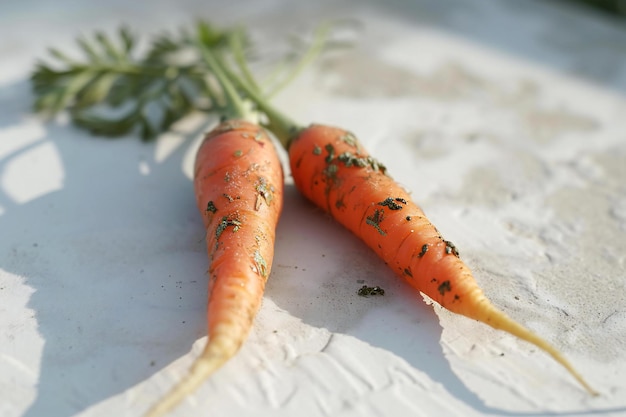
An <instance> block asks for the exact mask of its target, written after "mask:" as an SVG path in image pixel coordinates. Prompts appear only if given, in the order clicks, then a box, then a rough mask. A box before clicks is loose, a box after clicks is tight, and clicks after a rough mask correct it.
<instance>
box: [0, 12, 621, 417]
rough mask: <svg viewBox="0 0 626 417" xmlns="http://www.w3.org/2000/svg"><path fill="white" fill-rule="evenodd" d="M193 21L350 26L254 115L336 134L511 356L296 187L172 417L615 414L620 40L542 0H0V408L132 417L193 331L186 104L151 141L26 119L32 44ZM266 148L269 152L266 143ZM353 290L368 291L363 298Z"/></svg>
mask: <svg viewBox="0 0 626 417" xmlns="http://www.w3.org/2000/svg"><path fill="white" fill-rule="evenodd" d="M197 17H202V18H205V19H209V20H210V21H212V22H215V23H217V24H220V25H228V24H233V23H243V24H245V25H247V26H248V27H249V28H250V30H251V32H252V34H253V36H254V37H255V39H258V42H259V43H260V44H262V45H263V46H264V47H268V46H269V47H270V48H269V49H271V47H273V45H274V44H276V45H279V44H281V42H282V40H283V39H284V38H285V37H287V36H289V35H292V34H294V33H296V34H297V33H300V34H302V33H305V34H306V33H310V32H311V31H312V30H313V29H314V28H315V26H316V25H317V24H318V23H319V22H321V21H322V20H324V19H329V18H349V19H353V20H354V21H356V22H358V23H359V24H358V26H357V29H356V36H355V39H356V43H355V45H354V46H353V47H352V48H351V49H349V50H344V51H341V52H337V53H334V54H329V55H326V56H324V57H323V58H322V59H321V60H320V61H318V62H317V63H316V64H315V65H314V66H313V67H312V68H311V69H310V70H309V71H308V72H306V73H305V74H303V75H302V76H301V77H300V78H299V79H298V80H297V81H296V82H295V83H293V84H292V85H290V86H289V88H288V89H286V90H285V91H284V92H283V93H282V94H281V95H280V96H279V97H277V100H276V102H275V103H276V105H277V106H278V107H280V108H282V109H286V110H288V111H289V114H290V115H291V116H292V117H293V118H295V119H297V120H299V121H301V122H302V123H309V122H320V123H321V122H323V123H329V124H335V125H339V126H342V127H344V128H347V129H349V130H352V131H353V132H355V133H356V134H357V135H358V136H359V137H360V138H361V140H362V141H363V142H364V143H365V144H366V146H367V147H368V149H369V150H370V151H371V152H372V153H373V154H375V155H376V157H377V158H378V159H380V160H381V161H382V162H383V163H385V164H386V165H387V166H388V167H390V171H391V174H392V175H393V177H394V178H396V179H397V180H398V181H399V182H400V183H402V184H403V185H404V186H405V187H406V188H407V189H409V190H410V191H411V192H412V194H413V196H414V197H415V199H416V201H417V202H418V203H419V204H421V205H422V207H423V208H424V210H425V211H426V213H427V214H428V215H429V217H430V218H431V220H432V221H433V222H434V223H435V225H436V226H437V227H438V228H439V230H440V231H441V232H442V233H443V235H444V236H446V238H447V239H450V240H452V241H454V242H455V244H456V245H457V247H459V249H460V251H461V256H462V258H463V259H464V260H465V261H466V262H467V263H468V264H469V265H470V267H471V268H472V269H473V270H474V271H475V275H476V278H477V280H478V281H479V283H480V284H481V285H482V286H483V288H484V289H485V291H486V293H487V294H488V296H489V297H490V298H491V299H492V300H493V301H494V303H495V304H496V305H498V306H500V307H501V308H502V309H504V310H505V311H507V312H508V313H509V314H510V315H511V316H513V317H514V318H515V319H517V320H518V321H520V322H522V323H523V324H525V325H527V326H528V327H530V328H532V329H533V330H535V331H537V332H538V333H540V334H541V335H543V336H544V337H545V338H546V339H548V340H550V341H551V342H552V343H554V344H555V345H556V346H558V347H559V348H560V349H561V350H562V351H563V353H564V354H565V355H566V356H567V357H568V358H569V359H570V360H571V361H572V362H573V363H574V365H575V366H576V367H577V368H578V369H579V370H580V372H581V373H582V374H583V375H584V376H585V377H586V378H587V379H588V381H589V382H590V384H591V385H592V386H593V387H595V388H596V389H597V390H598V391H600V392H601V396H599V397H597V398H591V397H590V396H588V395H587V394H586V393H585V392H584V391H582V390H581V389H580V387H579V386H578V385H576V383H575V381H573V379H572V378H571V377H570V376H569V375H568V374H566V373H565V372H564V371H563V370H562V369H561V368H560V367H559V365H557V364H555V363H554V362H553V361H552V360H551V359H550V358H549V357H547V356H546V355H545V354H543V353H541V352H538V351H537V350H536V349H535V348H534V347H532V346H529V345H528V344H526V343H523V342H519V341H517V340H516V339H514V338H513V337H511V336H508V335H506V334H503V333H500V332H497V331H494V330H491V329H489V328H487V327H486V326H484V325H482V324H479V323H475V322H473V321H470V320H467V319H465V318H462V317H458V316H454V315H452V314H449V313H447V312H445V311H442V310H441V309H440V308H438V307H434V306H430V305H427V304H426V303H425V302H424V300H423V299H422V297H421V296H420V294H418V293H416V292H415V291H413V290H411V289H410V288H409V287H408V286H407V285H405V284H403V283H401V282H399V281H398V280H397V279H396V278H395V277H394V276H393V274H392V273H391V272H390V271H389V270H388V269H387V268H386V267H385V265H384V264H383V263H382V262H381V261H379V260H378V259H376V258H375V256H374V255H373V253H372V252H370V251H369V250H368V249H367V248H366V247H365V246H364V245H363V244H361V243H360V242H359V241H358V240H357V239H356V238H354V237H353V236H351V235H350V234H349V233H348V232H346V231H344V230H343V229H341V228H340V226H338V225H337V224H336V223H334V222H333V221H332V220H331V219H329V218H328V217H327V216H325V215H324V214H323V213H321V212H320V211H319V210H317V209H315V208H313V206H311V205H310V204H309V203H307V202H306V201H304V200H303V199H302V198H301V197H300V196H299V195H298V194H297V191H296V190H295V189H294V188H293V186H292V185H291V180H290V178H289V176H288V173H287V181H288V185H287V189H286V203H285V204H286V205H285V210H284V213H283V217H282V219H281V222H280V225H279V229H278V237H277V244H276V258H275V264H274V269H273V271H272V275H271V278H270V281H269V283H268V287H267V290H266V294H265V298H264V303H263V307H262V309H261V311H260V313H259V315H258V317H257V320H256V323H255V327H254V329H253V331H252V333H251V335H250V337H249V339H248V341H247V342H246V344H245V345H244V347H243V349H242V350H241V352H240V353H239V354H238V355H237V356H236V357H235V358H234V359H232V360H231V361H230V362H229V363H228V364H227V365H226V366H225V367H224V368H222V369H221V370H220V371H219V372H218V373H216V374H215V375H214V376H213V378H211V380H209V381H207V383H206V384H205V385H203V386H202V387H201V388H200V389H199V390H198V391H197V393H196V394H195V395H193V396H192V397H191V398H189V399H188V400H187V401H185V402H184V403H183V404H182V405H181V406H180V407H179V408H178V409H176V410H175V412H174V413H172V416H189V415H194V416H209V415H210V416H241V417H243V416H270V415H271V416H293V415H298V416H302V417H309V416H310V417H313V416H342V417H344V416H345V417H347V416H369V415H371V416H390V417H391V416H393V417H396V416H453V415H459V416H484V415H488V416H494V415H502V416H538V415H541V416H543V415H558V416H570V415H571V416H574V415H576V416H592V415H593V416H596V415H597V416H619V415H626V361H625V360H624V359H625V352H626V296H625V295H624V282H625V271H624V269H625V265H624V264H625V256H626V255H625V254H626V237H625V232H626V168H625V167H626V164H625V162H626V117H625V115H626V46H625V45H626V29H625V23H624V22H623V21H621V22H620V21H617V20H615V19H613V18H610V17H608V16H605V15H602V14H599V13H596V12H592V11H590V10H588V9H586V8H583V7H577V6H572V5H571V4H569V3H561V2H558V1H546V2H539V1H524V2H504V1H495V0H472V1H460V0H458V1H457V0H454V1H452V0H448V1H435V0H430V1H429V0H421V1H392V2H385V3H384V5H383V2H376V1H356V0H355V1H347V0H344V1H339V2H335V1H325V0H324V1H317V2H289V1H287V0H273V1H241V2H239V1H231V2H218V1H204V2H201V1H192V0H185V1H171V2H168V1H165V0H158V1H144V0H141V1H139V0H137V1H121V0H108V1H106V2H95V1H85V0H83V1H58V2H48V1H44V0H22V1H15V2H2V4H1V5H0V416H2V417H16V416H24V417H40V416H41V417H44V416H45V417H56V416H59V417H60V416H94V417H95V416H111V415H115V416H137V415H140V414H141V413H142V412H143V411H145V410H146V409H147V408H148V406H149V405H150V404H152V402H153V401H155V399H156V398H157V397H158V396H159V395H160V394H161V393H163V392H164V391H165V390H166V389H167V388H169V387H170V386H171V384H173V383H174V382H175V381H178V380H179V378H180V377H181V376H182V375H183V374H184V372H186V370H187V367H188V365H189V364H190V362H191V360H192V358H193V357H194V356H195V355H196V354H197V353H198V351H199V350H200V349H201V348H202V346H203V344H204V342H205V341H206V338H205V337H204V335H205V323H206V317H205V302H206V275H205V271H206V269H207V266H208V261H207V258H206V254H205V247H204V242H203V230H202V226H201V219H200V215H199V214H198V213H197V211H196V208H195V202H194V197H193V190H192V184H191V180H190V175H189V173H190V168H191V163H192V161H193V155H194V150H195V146H197V142H198V139H199V138H201V135H202V132H204V131H205V130H206V129H208V128H210V126H211V125H212V123H214V122H215V120H214V119H212V118H202V117H197V118H192V119H190V120H188V121H186V123H183V124H182V125H181V126H179V127H178V129H177V131H175V132H172V133H169V134H166V135H163V136H162V137H160V138H159V139H158V141H157V142H156V143H152V144H143V143H140V141H139V140H138V139H137V138H136V137H132V136H130V137H127V138H124V139H122V140H118V141H108V140H105V139H101V138H94V137H91V136H89V135H88V134H87V133H85V132H83V131H80V130H77V129H75V128H73V127H71V126H68V125H67V124H64V123H63V120H60V121H56V122H51V123H46V122H44V121H42V120H40V119H38V118H37V117H35V116H34V115H33V114H32V113H31V110H30V106H31V102H32V100H33V97H32V95H31V92H30V85H29V81H28V77H29V73H30V71H31V70H32V68H33V65H34V62H35V61H36V59H37V58H41V57H43V56H45V54H46V48H47V47H48V46H55V47H58V48H59V49H61V50H72V48H74V45H75V44H74V39H75V38H76V36H78V35H80V34H90V33H93V31H94V30H97V29H102V30H105V31H109V32H112V31H113V30H115V29H116V28H118V27H119V25H120V24H122V23H125V24H127V25H129V26H130V27H131V28H132V29H133V30H134V31H135V33H137V34H138V35H141V36H145V37H146V38H145V39H147V38H149V36H151V35H154V34H157V33H159V32H160V31H162V30H163V29H166V28H168V29H171V28H176V27H180V26H181V25H185V24H190V23H192V22H193V20H194V19H195V18H197ZM283 157H284V154H283ZM363 282H365V283H366V284H368V285H380V286H381V287H383V288H384V289H385V291H386V292H385V296H384V297H372V298H362V297H359V296H357V295H356V291H357V290H358V288H359V287H360V286H361V285H362V283H363Z"/></svg>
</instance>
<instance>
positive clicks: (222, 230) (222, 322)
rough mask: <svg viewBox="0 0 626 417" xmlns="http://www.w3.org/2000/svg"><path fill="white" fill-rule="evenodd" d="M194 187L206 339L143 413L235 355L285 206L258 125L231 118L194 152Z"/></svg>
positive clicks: (277, 168)
mask: <svg viewBox="0 0 626 417" xmlns="http://www.w3.org/2000/svg"><path fill="white" fill-rule="evenodd" d="M194 189H195V194H196V201H197V204H198V209H199V210H200V212H201V213H202V217H203V219H204V225H205V227H206V241H207V250H208V255H209V259H210V261H211V264H210V267H209V271H208V274H209V277H210V283H209V288H210V290H209V292H210V295H209V300H208V311H207V315H208V342H207V345H206V347H205V348H204V351H203V352H202V353H201V354H200V356H199V357H198V358H197V359H196V360H195V362H194V363H193V365H192V368H191V370H190V372H189V374H188V375H187V376H186V377H185V378H184V379H183V380H182V381H181V382H180V383H179V384H178V385H176V386H175V387H174V388H173V390H172V391H170V392H169V393H168V394H167V395H166V396H165V397H163V399H162V400H161V401H160V402H159V403H157V404H156V405H155V406H154V407H152V408H151V409H150V411H149V412H148V413H147V414H146V416H150V417H156V416H161V415H163V414H165V413H166V412H168V411H169V410H170V409H171V408H173V407H174V406H176V404H178V403H179V402H180V401H181V400H182V399H184V398H185V397H186V396H187V395H188V394H189V393H191V392H192V391H193V390H195V389H196V388H197V387H198V386H199V385H200V384H201V383H202V382H203V381H204V380H205V379H206V378H207V377H208V376H209V375H210V374H211V373H213V372H214V371H215V370H216V369H218V368H219V367H221V366H222V365H223V364H224V363H225V362H226V361H227V360H228V359H230V358H231V357H232V356H234V355H235V353H237V351H238V350H239V348H240V346H241V344H242V343H243V341H244V340H245V339H246V337H247V335H248V333H249V331H250V328H251V327H252V322H253V320H254V317H255V314H256V312H257V310H258V309H259V306H260V304H261V299H262V296H263V290H264V288H265V282H266V280H267V278H268V276H269V274H270V270H271V267H272V259H273V255H274V240H275V231H276V225H277V223H278V218H279V215H280V212H281V209H282V205H283V172H282V167H281V164H280V161H279V159H278V156H277V153H276V150H275V148H274V146H273V144H272V142H271V141H270V140H269V138H268V136H267V135H266V133H265V131H264V130H263V129H262V128H260V127H259V126H258V125H256V124H253V123H249V122H246V121H243V120H230V121H226V122H224V123H222V124H220V125H219V126H218V127H216V128H215V129H213V130H212V131H211V132H210V133H209V134H207V136H206V138H205V139H204V141H203V143H202V145H201V146H200V149H199V150H198V153H197V157H196V163H195V173H194Z"/></svg>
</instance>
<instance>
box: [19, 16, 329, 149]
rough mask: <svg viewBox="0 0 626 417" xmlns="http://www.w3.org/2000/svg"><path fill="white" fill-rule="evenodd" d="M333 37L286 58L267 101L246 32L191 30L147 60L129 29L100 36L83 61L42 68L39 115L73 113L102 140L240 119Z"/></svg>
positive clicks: (154, 49) (37, 84) (156, 45)
mask: <svg viewBox="0 0 626 417" xmlns="http://www.w3.org/2000/svg"><path fill="white" fill-rule="evenodd" d="M326 34H327V32H323V33H322V32H321V31H320V32H318V36H316V38H315V40H314V42H313V43H312V45H310V46H309V48H306V49H299V51H300V53H299V54H289V55H288V56H285V57H283V59H282V61H281V65H280V67H279V69H281V71H277V72H278V73H280V74H281V75H282V76H279V77H278V80H273V87H272V89H271V90H270V91H269V92H265V93H264V92H263V91H262V90H261V88H260V87H259V84H258V82H257V81H256V79H255V78H254V77H253V76H252V72H251V71H250V69H249V68H248V61H249V60H250V58H249V56H250V52H251V50H252V49H251V43H250V41H249V39H248V37H247V35H246V33H245V32H244V31H243V29H241V28H230V29H227V30H220V29H217V28H215V27H214V26H212V25H210V24H209V23H207V22H204V21H198V22H197V23H196V24H195V25H193V26H192V27H191V30H187V29H183V30H180V31H179V32H178V33H177V34H171V33H163V34H161V35H160V36H157V37H156V38H154V39H153V40H152V42H151V43H150V45H149V47H148V48H147V50H146V51H145V52H144V53H143V54H139V52H138V51H137V50H138V49H139V48H138V47H137V40H136V38H135V36H134V35H133V34H132V33H131V32H130V30H128V29H127V28H125V27H122V28H121V29H119V31H118V33H117V34H116V35H115V36H113V37H109V36H108V35H106V34H105V33H103V32H97V33H96V34H95V35H94V36H93V38H91V39H88V38H85V37H81V38H79V39H78V40H77V44H78V47H79V49H80V51H81V52H82V57H81V58H80V59H76V58H72V57H70V56H68V55H67V54H65V53H63V52H61V51H59V50H57V49H54V48H51V49H50V54H51V56H52V58H53V60H52V62H46V61H40V62H38V63H37V65H36V67H35V70H34V72H33V74H32V76H31V80H32V86H33V90H34V92H35V95H36V100H35V103H34V109H35V111H37V112H39V113H41V114H44V115H47V116H54V115H56V114H57V113H60V112H63V111H67V113H68V114H69V116H70V118H71V121H72V123H74V124H75V125H77V126H79V127H81V128H84V129H86V130H88V131H89V132H91V133H93V134H95V135H102V136H108V137H119V136H124V135H127V134H132V133H137V132H138V133H139V134H140V135H141V138H142V139H143V140H151V139H154V138H155V137H156V136H157V135H158V134H159V133H161V132H163V131H166V130H168V129H169V128H170V127H171V126H172V124H173V123H175V122H176V121H177V120H180V119H181V118H183V117H184V116H186V115H188V114H189V113H191V112H193V111H201V112H217V113H220V114H227V115H229V116H231V117H235V116H242V115H243V113H246V106H245V105H243V106H242V101H243V100H245V99H246V97H251V96H254V97H255V98H256V99H257V100H252V101H256V102H257V106H259V102H261V103H265V102H266V100H267V97H268V96H269V95H271V94H274V93H275V92H276V91H278V90H279V89H280V88H282V87H283V86H284V85H286V84H287V83H288V82H290V81H291V79H293V77H295V75H296V74H297V73H298V72H299V71H300V70H302V68H303V67H304V66H305V65H306V64H307V63H308V62H310V61H311V60H312V59H313V58H314V57H315V56H316V55H317V54H318V53H319V52H320V51H321V49H322V46H323V45H324V39H323V38H324V37H325V36H326ZM285 69H286V71H285ZM216 70H217V72H218V73H219V72H221V73H222V75H223V77H221V78H220V77H218V76H217V75H218V74H216ZM229 86H230V87H232V88H235V89H236V91H233V90H232V89H231V91H230V92H229V91H228V90H229ZM248 104H249V103H248ZM260 107H263V106H262V105H261V106H259V108H260ZM260 109H261V110H262V111H264V112H267V110H269V111H271V109H270V108H269V106H268V107H267V109H263V108H260ZM248 111H249V110H248Z"/></svg>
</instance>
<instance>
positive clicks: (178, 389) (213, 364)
mask: <svg viewBox="0 0 626 417" xmlns="http://www.w3.org/2000/svg"><path fill="white" fill-rule="evenodd" d="M215 345H216V343H215V342H214V341H212V340H211V339H209V342H208V343H207V346H206V347H205V349H204V351H203V352H202V354H200V356H199V357H198V358H197V359H196V361H195V362H194V363H193V365H192V366H191V369H190V370H189V373H188V374H187V375H186V376H185V377H184V378H183V379H182V380H181V381H180V382H179V383H178V384H176V385H175V386H174V387H173V388H172V389H171V391H169V392H168V393H167V394H165V396H163V397H162V398H161V399H160V400H159V401H158V402H157V403H156V404H154V405H153V406H152V407H151V408H150V409H149V410H148V411H147V412H146V413H145V414H144V416H143V417H163V416H164V415H165V414H167V413H168V412H170V411H171V410H172V409H173V408H174V407H176V406H177V405H178V404H179V403H180V402H182V401H183V400H184V399H185V397H187V396H188V395H189V394H191V393H192V392H193V391H195V390H196V389H197V388H198V387H199V386H200V385H202V383H203V382H204V381H206V380H207V378H208V377H209V376H211V374H212V373H213V372H215V371H216V370H217V369H218V368H220V367H221V366H222V365H224V363H226V361H228V359H230V358H231V357H232V356H233V355H234V352H231V353H232V354H230V353H229V354H226V355H225V354H218V355H215V354H214V352H215V351H216V350H218V349H215ZM218 351H219V350H218Z"/></svg>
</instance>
